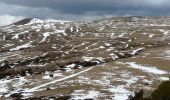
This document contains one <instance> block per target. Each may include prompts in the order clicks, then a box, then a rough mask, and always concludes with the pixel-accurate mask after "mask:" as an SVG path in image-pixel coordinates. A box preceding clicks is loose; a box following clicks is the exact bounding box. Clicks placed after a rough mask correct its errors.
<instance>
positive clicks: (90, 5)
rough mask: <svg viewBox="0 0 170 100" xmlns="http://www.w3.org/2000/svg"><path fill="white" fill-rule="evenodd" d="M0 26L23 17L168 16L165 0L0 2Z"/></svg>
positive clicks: (75, 18) (2, 0)
mask: <svg viewBox="0 0 170 100" xmlns="http://www.w3.org/2000/svg"><path fill="white" fill-rule="evenodd" d="M0 7H1V9H0V25H3V24H7V23H11V22H14V21H16V20H20V19H22V18H25V17H38V18H55V19H63V20H87V19H89V20H90V19H96V18H101V17H105V16H139V15H143V16H169V15H170V12H169V11H170V1H169V0H0Z"/></svg>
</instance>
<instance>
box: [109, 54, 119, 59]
mask: <svg viewBox="0 0 170 100" xmlns="http://www.w3.org/2000/svg"><path fill="white" fill-rule="evenodd" d="M110 56H111V58H112V60H116V59H118V58H119V57H118V56H117V55H116V54H114V53H112V54H110Z"/></svg>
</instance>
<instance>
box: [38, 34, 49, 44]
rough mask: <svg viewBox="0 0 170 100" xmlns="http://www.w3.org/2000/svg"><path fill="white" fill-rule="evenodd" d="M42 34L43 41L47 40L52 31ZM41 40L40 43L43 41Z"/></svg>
mask: <svg viewBox="0 0 170 100" xmlns="http://www.w3.org/2000/svg"><path fill="white" fill-rule="evenodd" d="M42 35H43V39H42V40H41V42H45V41H46V39H47V37H48V36H50V32H45V33H42ZM41 42H40V43H41Z"/></svg>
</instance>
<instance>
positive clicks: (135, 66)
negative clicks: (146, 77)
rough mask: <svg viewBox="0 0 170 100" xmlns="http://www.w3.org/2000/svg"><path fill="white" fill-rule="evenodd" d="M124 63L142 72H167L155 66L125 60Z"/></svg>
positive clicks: (159, 73) (158, 73) (160, 73)
mask: <svg viewBox="0 0 170 100" xmlns="http://www.w3.org/2000/svg"><path fill="white" fill-rule="evenodd" d="M126 64H128V65H129V66H128V67H131V68H134V69H139V70H142V71H144V72H148V73H152V74H157V75H162V74H168V72H167V71H164V70H159V69H157V68H156V67H149V66H142V65H139V64H136V63H135V62H127V63H126Z"/></svg>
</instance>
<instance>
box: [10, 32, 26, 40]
mask: <svg viewBox="0 0 170 100" xmlns="http://www.w3.org/2000/svg"><path fill="white" fill-rule="evenodd" d="M25 33H28V31H24V32H21V33H16V34H14V36H13V37H12V39H18V38H19V35H21V34H25Z"/></svg>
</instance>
